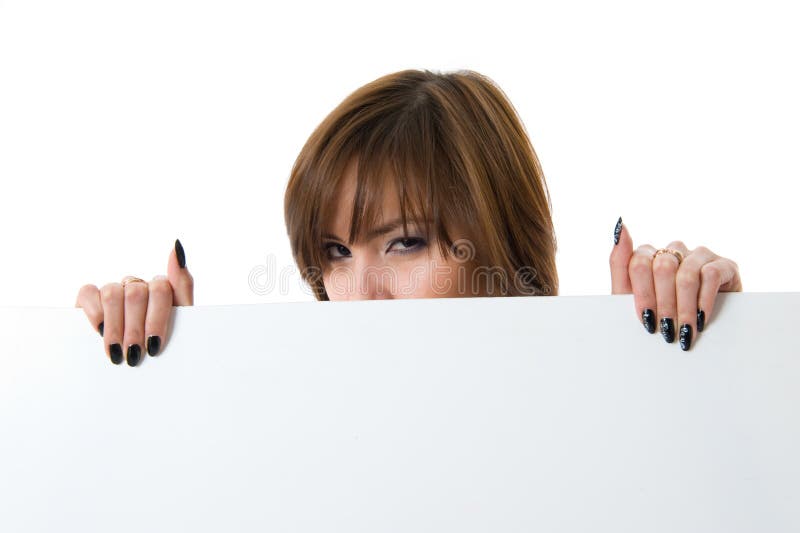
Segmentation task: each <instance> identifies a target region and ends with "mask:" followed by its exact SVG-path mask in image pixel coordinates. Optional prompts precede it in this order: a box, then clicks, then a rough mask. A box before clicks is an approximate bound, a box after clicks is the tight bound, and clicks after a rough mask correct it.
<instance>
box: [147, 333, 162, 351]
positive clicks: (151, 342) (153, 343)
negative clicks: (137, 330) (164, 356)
mask: <svg viewBox="0 0 800 533" xmlns="http://www.w3.org/2000/svg"><path fill="white" fill-rule="evenodd" d="M159 348H161V338H160V337H159V336H158V335H150V336H149V337H147V353H149V354H150V355H158V349H159Z"/></svg>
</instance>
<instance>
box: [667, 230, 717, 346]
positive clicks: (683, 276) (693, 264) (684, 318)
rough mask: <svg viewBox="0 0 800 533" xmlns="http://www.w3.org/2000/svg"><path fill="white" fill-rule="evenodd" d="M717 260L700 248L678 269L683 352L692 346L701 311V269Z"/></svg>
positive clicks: (676, 283)
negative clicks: (699, 302) (698, 315)
mask: <svg viewBox="0 0 800 533" xmlns="http://www.w3.org/2000/svg"><path fill="white" fill-rule="evenodd" d="M716 258H717V255H716V254H714V252H712V251H711V250H709V249H708V248H706V247H704V246H698V247H697V248H695V249H694V250H692V251H691V252H690V253H689V254H688V255H686V256H685V258H684V260H683V262H681V264H680V266H679V267H678V273H677V274H676V275H675V291H676V295H677V298H678V324H680V328H679V332H678V339H679V341H680V346H681V350H684V351H686V350H688V349H689V348H690V347H691V345H692V337H693V336H694V328H695V324H696V322H697V313H698V310H699V305H698V301H699V300H698V298H699V293H700V269H701V268H702V267H703V265H705V264H706V263H708V262H710V261H713V260H714V259H716ZM698 331H699V329H698Z"/></svg>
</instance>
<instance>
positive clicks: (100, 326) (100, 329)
mask: <svg viewBox="0 0 800 533" xmlns="http://www.w3.org/2000/svg"><path fill="white" fill-rule="evenodd" d="M104 324H105V322H100V325H99V326H97V331H98V332H99V333H100V336H101V337H102V336H103V325H104Z"/></svg>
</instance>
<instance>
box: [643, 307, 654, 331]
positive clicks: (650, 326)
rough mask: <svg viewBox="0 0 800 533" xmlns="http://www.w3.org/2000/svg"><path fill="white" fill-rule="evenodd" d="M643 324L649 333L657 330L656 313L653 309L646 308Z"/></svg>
mask: <svg viewBox="0 0 800 533" xmlns="http://www.w3.org/2000/svg"><path fill="white" fill-rule="evenodd" d="M642 324H644V329H646V330H647V333H653V332H655V330H656V315H655V313H653V310H652V309H645V310H644V311H642Z"/></svg>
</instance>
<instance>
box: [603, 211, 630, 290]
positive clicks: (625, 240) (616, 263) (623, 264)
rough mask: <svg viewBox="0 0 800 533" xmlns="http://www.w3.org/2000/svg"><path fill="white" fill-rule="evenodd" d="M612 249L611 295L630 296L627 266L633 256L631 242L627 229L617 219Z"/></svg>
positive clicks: (610, 260) (610, 261) (620, 219)
mask: <svg viewBox="0 0 800 533" xmlns="http://www.w3.org/2000/svg"><path fill="white" fill-rule="evenodd" d="M614 242H615V243H616V244H614V248H613V249H612V250H611V256H610V257H609V260H608V262H609V265H610V266H611V294H631V293H633V288H632V287H631V278H630V275H629V274H628V264H629V263H630V261H631V256H632V255H633V240H632V239H631V235H630V233H628V228H627V227H626V226H625V225H624V224H623V223H622V217H619V220H618V221H617V225H616V226H615V227H614Z"/></svg>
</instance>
